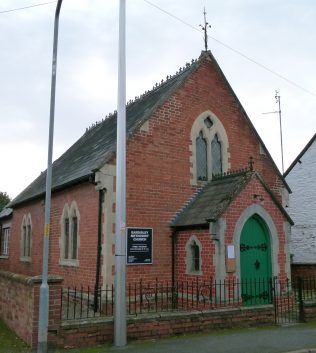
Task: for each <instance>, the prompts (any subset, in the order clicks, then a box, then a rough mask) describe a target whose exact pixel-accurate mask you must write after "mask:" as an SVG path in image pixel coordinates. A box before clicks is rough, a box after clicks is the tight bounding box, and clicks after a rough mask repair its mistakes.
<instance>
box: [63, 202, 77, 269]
mask: <svg viewBox="0 0 316 353" xmlns="http://www.w3.org/2000/svg"><path fill="white" fill-rule="evenodd" d="M78 233H79V211H78V208H77V205H76V203H75V202H73V203H72V204H71V207H70V208H69V206H68V204H66V205H65V206H64V211H63V215H62V219H61V251H60V253H61V264H63V265H71V266H73V265H75V266H77V265H78V263H77V259H78V237H79V234H78Z"/></svg>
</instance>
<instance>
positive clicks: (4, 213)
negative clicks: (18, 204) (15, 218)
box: [0, 207, 13, 219]
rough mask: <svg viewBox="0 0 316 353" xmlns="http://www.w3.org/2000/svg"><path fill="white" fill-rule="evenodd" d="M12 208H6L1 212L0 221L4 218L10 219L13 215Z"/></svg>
mask: <svg viewBox="0 0 316 353" xmlns="http://www.w3.org/2000/svg"><path fill="white" fill-rule="evenodd" d="M12 212H13V210H12V208H9V207H8V208H7V207H6V208H4V209H3V210H2V211H1V212H0V219H2V218H7V217H10V216H11V215H12Z"/></svg>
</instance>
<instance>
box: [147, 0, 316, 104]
mask: <svg viewBox="0 0 316 353" xmlns="http://www.w3.org/2000/svg"><path fill="white" fill-rule="evenodd" d="M143 1H144V2H146V3H147V4H148V5H151V6H153V7H155V8H156V9H158V10H160V11H161V12H163V13H165V14H166V15H168V16H170V17H172V18H174V19H176V20H177V21H179V22H181V23H183V24H184V25H186V26H188V27H190V28H192V29H194V30H195V31H198V32H200V33H202V30H201V29H199V28H198V27H194V26H193V25H191V24H190V23H188V22H186V21H184V20H183V19H181V18H179V17H178V16H175V15H174V14H172V13H170V12H168V11H166V10H164V9H163V8H161V7H159V6H158V5H156V4H154V3H152V2H151V1H149V0H143ZM208 37H209V38H211V39H212V40H214V41H215V42H217V43H218V44H220V45H222V46H223V47H225V48H226V49H229V50H231V51H233V52H234V53H235V54H238V55H240V56H242V57H243V58H245V59H246V60H248V61H250V62H252V63H253V64H255V65H258V66H259V67H261V68H262V69H264V70H267V71H268V72H270V73H271V74H273V75H275V76H277V77H279V78H281V79H282V80H284V81H286V82H287V83H289V84H291V85H293V86H295V87H296V88H299V89H301V90H303V91H304V92H306V93H308V94H310V95H312V96H314V97H316V94H315V93H313V92H311V91H310V90H308V89H306V88H304V87H303V86H301V85H299V84H298V83H296V82H294V81H292V80H290V79H289V78H287V77H285V76H283V75H281V74H279V73H278V72H276V71H274V70H272V69H270V68H268V67H267V66H265V65H263V64H261V63H259V62H258V61H256V60H254V59H252V58H250V57H249V56H247V55H245V54H243V53H242V52H241V51H239V50H237V49H234V48H233V47H231V46H230V45H228V44H225V43H224V42H222V41H220V40H218V39H216V38H214V37H212V36H210V35H208Z"/></svg>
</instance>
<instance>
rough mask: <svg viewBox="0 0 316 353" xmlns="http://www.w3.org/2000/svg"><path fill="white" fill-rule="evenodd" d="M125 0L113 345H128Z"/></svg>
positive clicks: (122, 7)
mask: <svg viewBox="0 0 316 353" xmlns="http://www.w3.org/2000/svg"><path fill="white" fill-rule="evenodd" d="M125 8H126V3H125V0H120V17H119V63H118V105H117V142H116V216H115V298H114V299H115V301H114V304H115V311H114V344H115V346H116V347H122V346H125V345H126V298H125V287H126V283H125V282H126V250H125V249H126V53H125V51H126V50H125V48H126V44H125Z"/></svg>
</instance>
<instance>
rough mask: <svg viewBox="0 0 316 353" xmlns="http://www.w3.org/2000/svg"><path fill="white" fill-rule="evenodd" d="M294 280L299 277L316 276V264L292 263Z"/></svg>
mask: <svg viewBox="0 0 316 353" xmlns="http://www.w3.org/2000/svg"><path fill="white" fill-rule="evenodd" d="M291 273H292V280H293V281H294V280H295V279H296V278H297V277H301V278H310V277H314V278H316V265H309V264H305V265H304V264H295V263H294V264H292V265H291Z"/></svg>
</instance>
